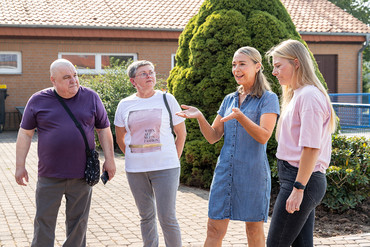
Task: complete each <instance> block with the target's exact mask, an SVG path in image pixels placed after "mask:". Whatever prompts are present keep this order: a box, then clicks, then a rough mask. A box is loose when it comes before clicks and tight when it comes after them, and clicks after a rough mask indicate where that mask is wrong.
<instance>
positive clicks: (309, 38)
mask: <svg viewBox="0 0 370 247" xmlns="http://www.w3.org/2000/svg"><path fill="white" fill-rule="evenodd" d="M299 33H300V35H301V36H302V39H303V40H304V41H306V42H312V43H315V42H317V43H320V42H330V43H331V42H340V43H343V42H344V43H363V42H365V41H366V36H367V35H368V34H366V33H324V32H299Z"/></svg>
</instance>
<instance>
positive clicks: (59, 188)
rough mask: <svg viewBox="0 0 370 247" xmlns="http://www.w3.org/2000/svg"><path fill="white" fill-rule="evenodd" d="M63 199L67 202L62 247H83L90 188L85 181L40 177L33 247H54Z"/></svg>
mask: <svg viewBox="0 0 370 247" xmlns="http://www.w3.org/2000/svg"><path fill="white" fill-rule="evenodd" d="M63 195H64V196H65V198H66V210H65V212H66V239H65V241H64V243H63V246H65V247H85V246H86V230H87V221H88V217H89V211H90V204H91V195H92V188H91V187H90V186H89V185H88V184H87V183H86V182H85V180H84V179H61V178H47V177H39V178H38V181H37V189H36V216H35V221H34V236H33V241H32V245H31V246H32V247H53V246H54V241H55V227H56V221H57V216H58V211H59V207H60V204H61V201H62V197H63Z"/></svg>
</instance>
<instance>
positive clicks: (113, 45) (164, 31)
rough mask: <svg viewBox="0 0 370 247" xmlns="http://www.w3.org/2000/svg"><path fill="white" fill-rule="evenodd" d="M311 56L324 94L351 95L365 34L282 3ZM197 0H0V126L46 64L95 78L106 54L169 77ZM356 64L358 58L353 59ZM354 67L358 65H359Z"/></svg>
mask: <svg viewBox="0 0 370 247" xmlns="http://www.w3.org/2000/svg"><path fill="white" fill-rule="evenodd" d="M282 2H283V4H284V5H285V7H286V8H287V10H288V12H289V13H290V15H291V17H292V20H293V22H294V24H295V25H296V28H297V30H298V31H299V32H300V34H301V36H302V38H303V39H304V40H305V41H306V42H307V44H308V45H309V47H310V49H311V51H312V53H313V54H314V55H315V57H316V60H317V62H318V64H319V68H320V70H321V72H322V73H323V75H324V77H325V79H326V81H327V83H328V85H329V89H330V91H331V92H340V93H345V92H346V93H354V92H357V91H358V89H357V88H358V82H357V68H358V52H359V50H360V49H361V48H362V47H363V46H364V42H365V41H366V38H369V33H370V29H369V27H367V26H366V25H365V24H364V23H362V22H360V21H359V20H357V19H356V18H354V17H353V16H351V15H349V14H347V13H346V12H344V11H343V10H341V9H340V8H338V7H336V6H335V5H333V4H332V3H330V2H329V1H327V0H282ZM202 3H203V0H189V1H179V0H167V1H164V0H157V1H142V0H136V1H130V0H107V1H96V2H94V4H93V5H92V4H91V3H90V1H88V0H75V1H64V0H54V1H43V0H33V1H27V0H8V1H1V2H0V84H6V85H7V92H8V94H9V97H8V98H7V99H6V101H5V110H6V112H7V119H8V120H7V121H8V123H7V124H6V126H5V128H6V129H7V128H8V129H9V128H16V126H18V122H19V118H18V115H17V113H16V108H15V107H17V106H24V105H25V104H26V102H27V100H28V98H29V97H30V96H31V95H32V94H33V93H34V92H36V91H38V90H41V89H43V88H46V87H49V86H51V82H50V80H49V76H50V75H49V66H50V63H51V62H52V61H54V60H55V59H57V58H58V57H64V58H68V59H69V60H71V61H72V62H73V63H74V64H76V65H77V66H78V71H79V73H101V72H103V71H104V66H105V65H107V62H106V61H107V60H109V58H110V57H117V58H120V59H127V58H132V59H134V60H136V59H147V60H150V61H152V62H154V63H155V64H156V71H157V73H158V74H159V75H161V76H162V77H164V78H165V77H166V76H167V75H168V74H169V71H170V70H171V68H172V66H173V62H174V55H175V53H176V50H177V46H178V37H179V35H180V33H181V31H182V30H183V28H184V27H185V25H186V24H187V22H188V21H189V19H190V18H191V17H192V16H194V15H195V14H196V13H197V12H198V10H199V8H200V6H201V4H202ZM360 61H361V60H360ZM360 66H361V65H360Z"/></svg>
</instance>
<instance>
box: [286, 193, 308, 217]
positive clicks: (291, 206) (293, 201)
mask: <svg viewBox="0 0 370 247" xmlns="http://www.w3.org/2000/svg"><path fill="white" fill-rule="evenodd" d="M303 192H304V190H299V189H296V188H293V190H292V193H290V196H289V197H288V200H286V205H285V209H286V211H287V212H288V213H290V214H292V213H294V212H295V211H299V208H300V206H301V203H302V200H303Z"/></svg>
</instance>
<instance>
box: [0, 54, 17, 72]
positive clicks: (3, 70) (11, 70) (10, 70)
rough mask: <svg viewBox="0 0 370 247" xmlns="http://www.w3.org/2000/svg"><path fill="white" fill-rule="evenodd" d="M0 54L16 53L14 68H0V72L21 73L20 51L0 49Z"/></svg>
mask: <svg viewBox="0 0 370 247" xmlns="http://www.w3.org/2000/svg"><path fill="white" fill-rule="evenodd" d="M0 54H15V55H17V68H16V69H1V68H0V74H22V53H21V52H20V51H0Z"/></svg>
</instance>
